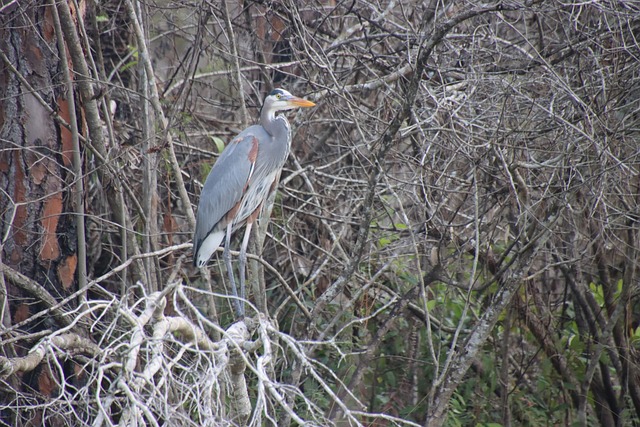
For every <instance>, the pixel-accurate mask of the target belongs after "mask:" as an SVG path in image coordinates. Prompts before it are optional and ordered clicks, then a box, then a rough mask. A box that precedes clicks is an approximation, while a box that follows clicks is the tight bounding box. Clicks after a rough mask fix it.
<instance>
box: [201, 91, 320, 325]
mask: <svg viewBox="0 0 640 427" xmlns="http://www.w3.org/2000/svg"><path fill="white" fill-rule="evenodd" d="M314 105H315V104H314V103H313V102H311V101H307V100H306V99H302V98H298V97H295V96H293V95H291V94H290V93H289V92H287V91H286V90H283V89H275V90H273V91H272V92H271V93H270V94H269V95H268V96H267V97H266V98H265V100H264V104H263V105H262V110H261V112H260V124H257V125H253V126H250V127H248V128H247V129H245V130H244V131H242V132H240V134H238V136H236V137H235V138H234V139H233V140H232V141H231V142H230V143H229V144H228V145H227V147H226V148H225V149H224V151H223V152H222V154H220V157H219V158H218V160H217V161H216V163H215V164H214V166H213V168H212V169H211V172H210V173H209V176H208V177H207V180H206V181H205V183H204V187H203V189H202V193H200V202H199V203H198V214H197V218H196V231H195V233H194V235H193V265H195V266H197V267H203V266H204V265H206V263H207V261H209V258H211V255H212V254H213V253H214V252H215V251H216V250H217V249H218V247H219V246H220V244H221V243H222V240H223V239H225V237H226V240H225V245H224V252H223V254H222V257H223V259H224V262H225V264H226V266H227V271H228V273H229V280H230V282H231V291H232V292H233V296H234V308H235V313H236V316H237V317H238V318H241V317H243V316H244V302H242V300H243V299H244V282H245V265H246V260H247V244H248V243H249V235H250V234H251V227H252V225H253V222H254V221H255V220H256V218H257V217H258V215H259V214H260V210H261V209H262V204H263V202H264V201H265V200H266V199H267V198H268V197H269V194H270V193H271V191H273V190H274V189H275V187H276V185H277V179H278V177H279V176H280V171H281V170H282V167H283V166H284V163H285V161H286V159H287V156H288V155H289V150H290V149H291V128H290V127H289V122H287V119H286V118H285V117H284V116H276V112H278V111H284V110H292V109H294V108H298V107H313V106H314ZM245 223H246V227H245V231H244V237H243V239H242V245H241V247H240V258H239V264H240V265H239V270H240V295H238V293H237V289H236V282H235V278H234V276H233V269H232V266H231V255H230V253H229V246H230V241H231V234H232V233H233V232H234V231H236V230H237V229H238V228H240V227H241V226H242V225H243V224H245Z"/></svg>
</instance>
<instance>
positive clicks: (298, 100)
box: [288, 97, 316, 108]
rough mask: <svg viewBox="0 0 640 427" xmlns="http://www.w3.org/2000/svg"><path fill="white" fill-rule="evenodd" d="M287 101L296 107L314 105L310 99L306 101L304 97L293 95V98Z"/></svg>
mask: <svg viewBox="0 0 640 427" xmlns="http://www.w3.org/2000/svg"><path fill="white" fill-rule="evenodd" d="M288 101H289V102H290V103H291V104H293V105H295V106H296V107H304V108H308V107H315V106H316V104H315V103H313V102H311V101H307V100H306V99H302V98H297V97H293V98H291V99H289V100H288Z"/></svg>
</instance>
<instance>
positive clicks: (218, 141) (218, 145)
mask: <svg viewBox="0 0 640 427" xmlns="http://www.w3.org/2000/svg"><path fill="white" fill-rule="evenodd" d="M211 139H212V140H213V143H214V144H216V149H217V150H218V153H222V151H223V150H224V141H223V140H222V139H220V138H218V137H217V136H212V137H211Z"/></svg>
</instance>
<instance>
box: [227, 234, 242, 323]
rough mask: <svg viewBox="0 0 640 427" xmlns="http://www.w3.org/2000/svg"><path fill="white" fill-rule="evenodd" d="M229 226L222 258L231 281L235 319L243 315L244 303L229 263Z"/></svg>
mask: <svg viewBox="0 0 640 427" xmlns="http://www.w3.org/2000/svg"><path fill="white" fill-rule="evenodd" d="M231 228H232V224H231V223H229V225H227V233H226V236H225V243H224V251H223V252H222V258H223V259H224V264H225V265H226V266H227V273H228V274H229V281H230V282H231V293H233V302H232V304H233V311H235V313H236V318H237V319H242V318H243V317H244V304H243V303H241V302H240V300H239V299H238V289H237V288H236V279H235V277H234V276H233V265H232V264H231V252H230V250H229V248H230V247H231Z"/></svg>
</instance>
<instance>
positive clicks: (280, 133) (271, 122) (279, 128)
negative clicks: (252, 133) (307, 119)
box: [260, 111, 289, 140]
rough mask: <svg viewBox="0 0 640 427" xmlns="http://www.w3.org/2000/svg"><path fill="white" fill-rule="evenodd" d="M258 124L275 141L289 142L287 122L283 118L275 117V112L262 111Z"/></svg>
mask: <svg viewBox="0 0 640 427" xmlns="http://www.w3.org/2000/svg"><path fill="white" fill-rule="evenodd" d="M260 124H261V125H262V127H263V128H264V130H266V131H267V132H268V133H269V134H270V135H271V136H272V137H273V138H274V139H275V140H289V122H288V121H287V118H286V117H285V116H282V115H280V116H276V114H275V111H263V113H262V114H261V115H260Z"/></svg>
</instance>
